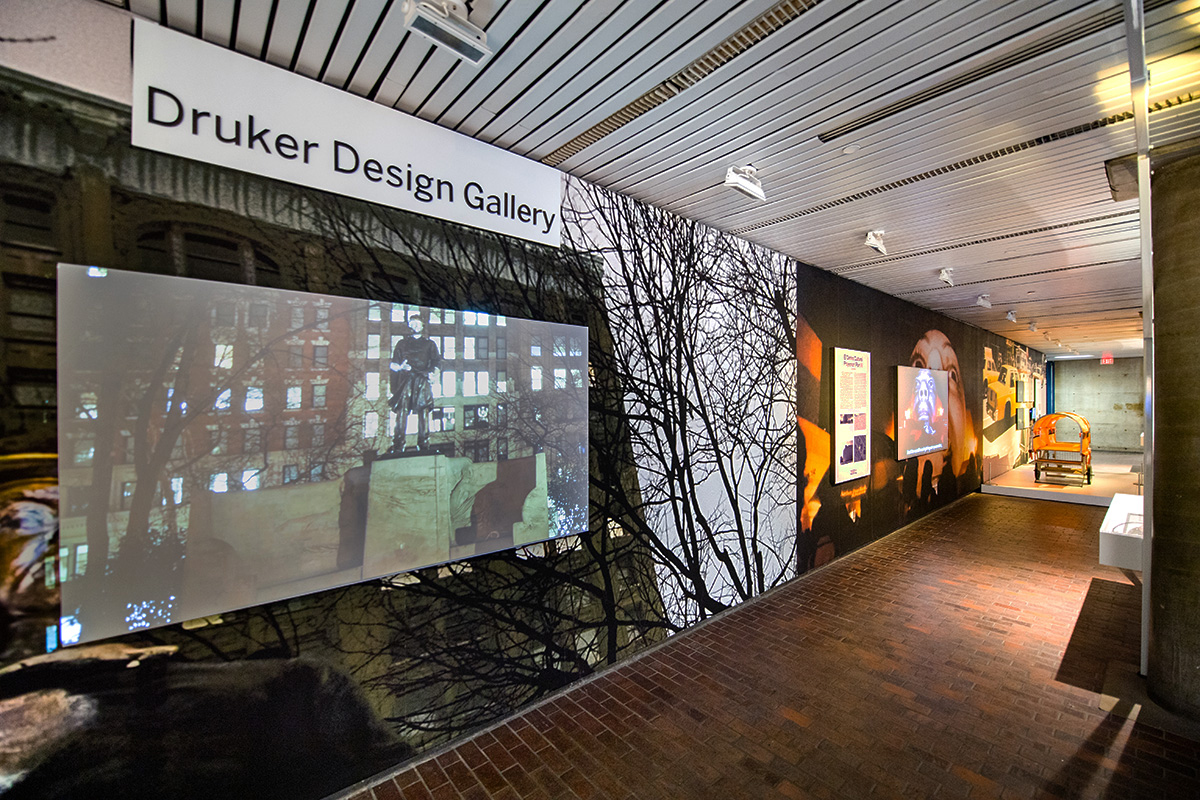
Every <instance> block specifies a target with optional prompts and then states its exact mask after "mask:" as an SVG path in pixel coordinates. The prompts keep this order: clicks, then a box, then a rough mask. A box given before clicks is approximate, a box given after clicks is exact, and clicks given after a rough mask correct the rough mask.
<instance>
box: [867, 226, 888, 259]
mask: <svg viewBox="0 0 1200 800" xmlns="http://www.w3.org/2000/svg"><path fill="white" fill-rule="evenodd" d="M863 244H865V245H866V246H867V247H869V248H871V249H872V250H874V251H875V252H877V253H879V254H880V255H883V256H886V255H887V248H886V247H884V246H883V231H870V232H868V233H867V240H866V241H865V242H863Z"/></svg>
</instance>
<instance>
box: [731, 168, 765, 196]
mask: <svg viewBox="0 0 1200 800" xmlns="http://www.w3.org/2000/svg"><path fill="white" fill-rule="evenodd" d="M757 172H758V170H757V169H756V168H755V167H754V165H753V164H747V165H746V166H744V167H739V166H732V167H730V168H729V169H728V170H726V172H725V185H726V186H728V187H729V188H730V189H737V190H738V191H739V192H741V193H742V194H744V195H746V196H747V197H750V198H753V199H755V200H760V201H761V200H766V199H767V194H766V192H764V191H763V187H762V181H760V180H759V179H758V177H757V175H756V173H757Z"/></svg>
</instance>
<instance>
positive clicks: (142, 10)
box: [129, 0, 161, 22]
mask: <svg viewBox="0 0 1200 800" xmlns="http://www.w3.org/2000/svg"><path fill="white" fill-rule="evenodd" d="M129 10H130V11H132V12H133V13H134V14H137V15H138V16H139V17H145V18H146V19H152V20H154V21H155V22H158V21H159V20H158V15H159V12H160V11H161V7H160V6H159V0H129Z"/></svg>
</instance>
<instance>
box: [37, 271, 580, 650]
mask: <svg viewBox="0 0 1200 800" xmlns="http://www.w3.org/2000/svg"><path fill="white" fill-rule="evenodd" d="M58 309H59V314H58V403H59V408H60V409H62V413H60V414H59V416H58V424H59V436H58V441H59V476H60V484H61V492H62V501H61V509H62V510H61V515H60V517H61V518H60V531H59V536H60V548H59V552H60V564H59V570H58V572H59V576H60V579H61V581H62V609H63V610H62V621H61V625H60V637H61V641H62V643H63V644H76V643H79V642H86V641H94V640H96V639H100V638H104V637H108V636H114V635H118V634H122V633H127V632H129V631H133V630H141V629H144V628H152V627H156V626H159V625H166V624H169V623H172V622H179V621H186V620H190V619H196V618H199V617H206V616H210V615H213V614H220V613H224V612H226V611H230V610H233V609H237V608H245V607H249V606H255V605H260V604H262V603H268V602H274V601H277V600H282V599H285V598H289V597H296V596H299V595H303V594H309V593H312V592H317V591H321V590H324V589H329V588H333V587H336V586H342V585H346V584H351V583H357V582H360V581H365V580H370V579H372V578H379V577H382V576H387V575H393V574H396V573H399V572H405V571H409V570H413V569H417V568H420V567H426V566H431V565H434V564H441V563H444V562H447V561H454V560H458V559H462V558H470V557H472V556H476V555H481V554H483V553H490V552H493V551H497V550H505V549H511V548H516V547H523V546H526V545H529V544H534V543H537V542H541V541H545V540H547V539H554V538H559V537H562V536H569V535H573V534H578V533H580V532H582V531H584V530H586V529H587V520H588V485H587V474H588V472H587V470H588V467H587V465H588V447H587V442H588V390H587V374H588V373H587V347H588V332H587V328H585V327H580V326H575V325H564V324H559V323H553V322H544V321H538V320H528V319H518V318H516V317H501V316H496V315H494V314H485V313H481V312H474V311H465V310H453V309H444V308H431V307H428V306H420V305H414V304H399V303H379V302H373V301H369V300H359V299H355V298H347V297H333V296H328V295H320V294H309V293H303V292H293V291H284V290H281V289H269V288H264V287H256V286H242V285H237V284H227V283H215V282H211V281H201V280H193V279H188V278H177V277H169V276H163V275H149V274H141V273H134V272H124V271H119V270H108V269H101V268H98V267H83V266H73V265H67V264H60V265H59V268H58Z"/></svg>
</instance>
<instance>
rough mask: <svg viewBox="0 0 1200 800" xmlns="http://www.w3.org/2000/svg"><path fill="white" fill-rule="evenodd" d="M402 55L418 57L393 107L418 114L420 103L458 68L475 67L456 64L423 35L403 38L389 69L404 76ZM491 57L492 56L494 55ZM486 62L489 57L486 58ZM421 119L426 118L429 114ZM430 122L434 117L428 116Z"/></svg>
mask: <svg viewBox="0 0 1200 800" xmlns="http://www.w3.org/2000/svg"><path fill="white" fill-rule="evenodd" d="M404 58H417V59H418V62H417V63H418V67H417V68H416V70H415V71H412V73H411V76H410V77H409V78H408V79H407V82H406V83H405V85H404V87H403V92H402V94H401V95H400V96H399V98H398V99H397V100H396V101H395V102H394V103H393V104H392V105H393V106H394V107H395V108H397V109H399V110H401V111H405V112H407V113H409V114H413V115H415V116H418V117H421V116H422V113H421V107H422V103H423V102H424V101H425V99H426V98H428V97H429V95H431V94H433V93H434V92H436V91H437V90H438V88H439V87H440V86H442V85H443V84H445V83H446V82H447V81H449V80H451V79H453V78H454V76H455V74H456V73H457V72H458V71H459V70H464V71H469V72H474V71H475V70H476V68H474V67H468V66H466V65H465V64H455V63H453V62H456V61H457V59H456V58H454V56H452V55H450V54H449V53H447V52H446V51H445V50H443V49H442V48H440V47H435V46H433V45H432V44H430V43H429V42H428V40H426V39H425V38H423V37H421V36H418V35H415V34H412V35H409V37H408V39H406V40H405V43H404V47H402V48H401V50H400V53H399V54H398V55H397V59H396V63H393V65H392V67H391V69H389V70H388V72H389V74H392V75H404V74H406V73H408V72H410V70H409V69H408V68H407V64H401V63H399V62H400V60H401V59H404ZM492 58H495V55H494V54H493V56H492ZM488 60H489V61H490V60H491V59H488ZM423 118H426V119H428V118H429V117H428V116H424V117H423ZM430 121H431V122H432V121H433V120H432V119H430Z"/></svg>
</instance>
